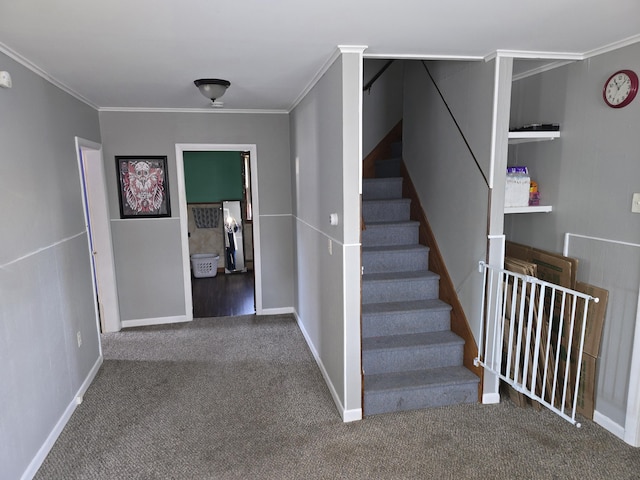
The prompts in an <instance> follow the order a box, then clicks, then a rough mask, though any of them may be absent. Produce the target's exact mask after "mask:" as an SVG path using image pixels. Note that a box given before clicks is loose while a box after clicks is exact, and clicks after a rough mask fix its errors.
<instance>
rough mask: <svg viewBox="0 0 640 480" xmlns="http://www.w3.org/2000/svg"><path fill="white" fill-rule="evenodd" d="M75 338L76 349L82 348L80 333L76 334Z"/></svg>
mask: <svg viewBox="0 0 640 480" xmlns="http://www.w3.org/2000/svg"><path fill="white" fill-rule="evenodd" d="M76 338H77V339H78V348H80V347H81V346H82V334H81V333H80V332H78V333H76Z"/></svg>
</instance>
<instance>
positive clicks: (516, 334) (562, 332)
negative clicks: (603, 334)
mask: <svg viewBox="0 0 640 480" xmlns="http://www.w3.org/2000/svg"><path fill="white" fill-rule="evenodd" d="M480 271H481V272H482V273H483V274H484V280H483V285H484V289H483V291H484V292H485V294H484V296H483V300H482V314H483V321H482V322H481V327H480V342H479V345H478V358H476V360H475V363H476V365H482V366H483V367H484V368H486V369H487V370H489V371H490V372H492V373H494V374H495V375H497V376H498V377H499V378H500V379H501V380H503V381H504V382H506V383H507V384H509V385H510V386H511V387H513V388H514V389H515V390H516V391H517V392H520V393H522V394H524V395H526V396H528V397H530V398H532V399H534V400H536V401H537V402H539V403H540V404H542V405H544V406H545V407H547V408H549V409H550V410H552V411H554V412H556V413H557V414H558V415H560V416H561V417H562V418H564V419H565V420H568V421H569V422H571V423H572V424H574V425H577V426H578V427H579V426H580V424H579V423H577V422H576V420H575V416H576V405H577V402H578V398H579V396H580V395H583V393H584V392H583V391H581V389H580V372H581V368H582V353H583V344H584V337H585V327H586V321H587V311H588V308H589V302H591V301H593V302H595V303H597V302H598V299H597V298H594V297H592V296H590V295H587V294H584V293H581V292H577V291H575V290H571V289H569V288H564V287H561V286H558V285H554V284H553V283H549V282H545V281H543V280H540V279H538V278H535V277H531V276H528V275H521V274H518V273H514V272H511V271H508V270H503V269H501V268H496V267H492V266H490V265H487V264H486V263H484V262H480Z"/></svg>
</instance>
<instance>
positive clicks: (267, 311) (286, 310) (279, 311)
mask: <svg viewBox="0 0 640 480" xmlns="http://www.w3.org/2000/svg"><path fill="white" fill-rule="evenodd" d="M295 313H296V311H295V309H294V308H293V307H282V308H263V309H261V311H260V312H258V309H257V308H256V315H286V314H295Z"/></svg>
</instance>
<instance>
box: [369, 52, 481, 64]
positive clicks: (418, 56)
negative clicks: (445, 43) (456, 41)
mask: <svg viewBox="0 0 640 480" xmlns="http://www.w3.org/2000/svg"><path fill="white" fill-rule="evenodd" d="M362 56H363V57H364V58H381V59H388V60H453V61H462V62H468V61H471V62H474V61H480V60H484V59H485V56H484V55H440V54H438V55H435V54H430V53H363V54H362Z"/></svg>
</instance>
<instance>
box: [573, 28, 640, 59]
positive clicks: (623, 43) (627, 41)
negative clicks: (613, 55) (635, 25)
mask: <svg viewBox="0 0 640 480" xmlns="http://www.w3.org/2000/svg"><path fill="white" fill-rule="evenodd" d="M638 42H640V34H638V35H633V36H631V37H627V38H624V39H622V40H619V41H617V42H613V43H610V44H609V45H605V46H604V47H599V48H594V49H593V50H589V51H588V52H585V53H584V58H591V57H595V56H596V55H602V54H603V53H607V52H611V51H613V50H618V49H619V48H623V47H628V46H629V45H633V44H634V43H638Z"/></svg>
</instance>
